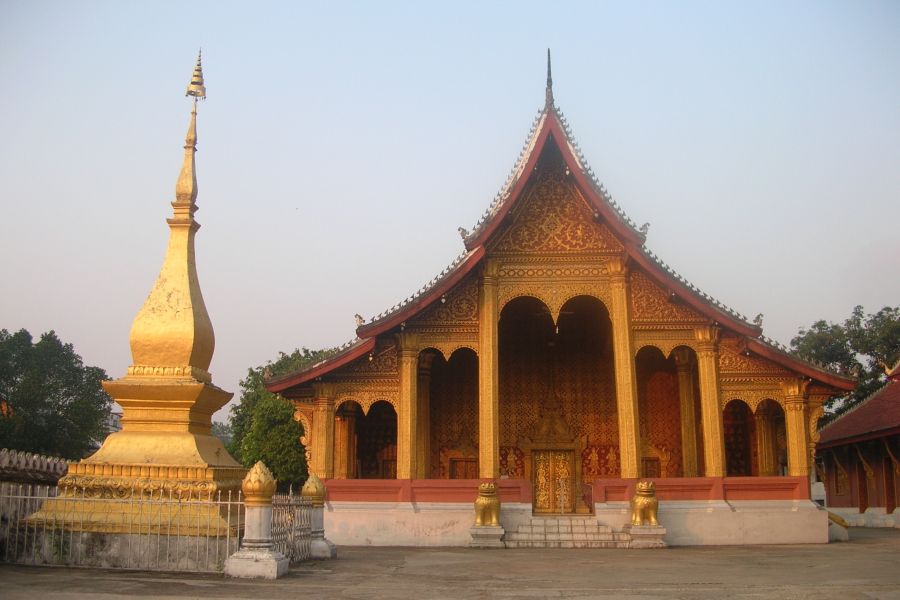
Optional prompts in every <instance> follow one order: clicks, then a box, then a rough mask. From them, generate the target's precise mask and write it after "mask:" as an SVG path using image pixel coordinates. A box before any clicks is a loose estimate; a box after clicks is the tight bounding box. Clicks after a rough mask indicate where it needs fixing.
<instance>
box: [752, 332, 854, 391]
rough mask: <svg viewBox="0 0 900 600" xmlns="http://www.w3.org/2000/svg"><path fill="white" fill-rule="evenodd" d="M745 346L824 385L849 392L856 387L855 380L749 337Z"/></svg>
mask: <svg viewBox="0 0 900 600" xmlns="http://www.w3.org/2000/svg"><path fill="white" fill-rule="evenodd" d="M747 348H748V349H750V350H751V351H753V352H754V353H756V354H759V355H760V356H762V357H763V358H768V359H769V360H771V361H773V362H776V363H779V364H782V365H784V366H786V367H788V368H789V369H792V370H794V371H797V372H799V373H801V374H803V375H806V376H807V377H809V378H810V379H815V380H816V381H819V382H821V383H824V384H826V385H830V386H833V387H836V388H837V389H839V390H844V391H846V392H849V391H851V390H853V389H855V388H856V381H855V380H853V379H850V378H849V377H842V376H841V375H837V374H835V373H829V372H828V371H824V370H822V369H817V368H816V367H814V366H813V365H811V364H809V363H807V362H806V361H802V360H798V359H796V358H793V357H792V356H790V355H788V354H784V353H782V352H779V351H778V350H775V349H774V348H772V347H771V346H769V345H767V344H764V343H762V342H760V341H759V340H756V339H753V338H749V339H748V340H747Z"/></svg>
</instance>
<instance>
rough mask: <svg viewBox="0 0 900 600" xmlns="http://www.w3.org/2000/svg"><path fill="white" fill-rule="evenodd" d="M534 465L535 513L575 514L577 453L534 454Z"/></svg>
mask: <svg viewBox="0 0 900 600" xmlns="http://www.w3.org/2000/svg"><path fill="white" fill-rule="evenodd" d="M532 465H533V474H534V512H535V513H556V514H560V513H572V512H575V493H576V490H575V489H574V488H575V452H573V451H572V450H535V451H534V454H533V460H532Z"/></svg>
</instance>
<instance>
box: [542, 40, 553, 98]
mask: <svg viewBox="0 0 900 600" xmlns="http://www.w3.org/2000/svg"><path fill="white" fill-rule="evenodd" d="M544 108H553V76H552V74H551V71H550V48H547V90H546V92H545V97H544Z"/></svg>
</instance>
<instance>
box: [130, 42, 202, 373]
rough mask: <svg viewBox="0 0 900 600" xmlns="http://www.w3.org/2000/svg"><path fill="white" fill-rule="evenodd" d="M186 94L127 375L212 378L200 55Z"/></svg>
mask: <svg viewBox="0 0 900 600" xmlns="http://www.w3.org/2000/svg"><path fill="white" fill-rule="evenodd" d="M186 95H187V96H189V97H192V98H193V100H194V101H193V103H192V104H193V107H192V109H191V119H190V122H189V124H188V130H187V136H186V137H185V139H184V159H183V161H182V164H181V172H180V173H179V174H178V181H177V182H176V183H175V201H174V202H172V208H173V210H174V214H173V215H172V217H171V218H170V219H168V223H169V230H170V232H169V247H168V249H167V251H166V258H165V260H164V262H163V266H162V269H161V271H160V274H159V278H158V279H157V280H156V284H155V285H154V287H153V289H152V290H151V292H150V295H149V296H148V297H147V300H146V302H145V303H144V306H143V308H141V310H140V311H139V312H138V314H137V316H136V317H135V319H134V323H132V325H131V356H132V359H133V360H134V364H133V365H132V366H131V367H130V368H129V375H149V376H154V377H159V376H161V375H162V376H170V377H188V378H193V379H197V380H200V381H204V382H207V383H209V382H211V377H210V375H209V372H208V371H207V369H208V368H209V363H210V361H211V360H212V355H213V349H214V348H215V334H214V333H213V328H212V322H211V321H210V320H209V313H207V312H206V305H205V304H204V302H203V294H202V293H201V291H200V282H199V280H198V278H197V265H196V261H195V253H194V235H195V234H196V233H197V230H198V229H199V228H200V224H199V223H197V221H195V220H194V212H196V210H197V204H196V200H197V173H196V170H195V168H194V167H195V164H194V155H195V154H196V152H197V100H202V99H204V98H206V87H205V86H204V84H203V68H202V67H201V66H200V55H199V54H198V55H197V66H196V67H194V74H193V76H192V77H191V83H190V85H189V86H188V88H187V94H186Z"/></svg>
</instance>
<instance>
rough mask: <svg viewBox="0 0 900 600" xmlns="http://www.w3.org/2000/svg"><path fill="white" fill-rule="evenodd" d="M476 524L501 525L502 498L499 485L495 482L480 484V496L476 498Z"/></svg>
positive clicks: (481, 525)
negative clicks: (498, 494)
mask: <svg viewBox="0 0 900 600" xmlns="http://www.w3.org/2000/svg"><path fill="white" fill-rule="evenodd" d="M475 526H476V527H484V526H490V527H499V526H500V498H499V497H498V496H497V486H496V485H495V484H493V483H482V484H481V485H479V486H478V498H477V499H476V500H475Z"/></svg>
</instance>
